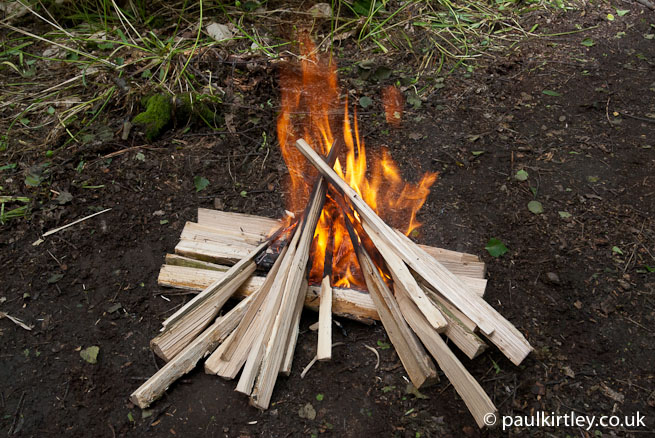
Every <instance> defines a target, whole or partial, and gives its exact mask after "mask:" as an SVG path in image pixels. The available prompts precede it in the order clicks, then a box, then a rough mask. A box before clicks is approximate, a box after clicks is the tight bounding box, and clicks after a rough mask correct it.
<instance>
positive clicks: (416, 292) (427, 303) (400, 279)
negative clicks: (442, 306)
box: [365, 227, 448, 333]
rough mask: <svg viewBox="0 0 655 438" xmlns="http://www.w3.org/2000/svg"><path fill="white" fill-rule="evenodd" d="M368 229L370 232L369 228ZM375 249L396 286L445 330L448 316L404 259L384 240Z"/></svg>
mask: <svg viewBox="0 0 655 438" xmlns="http://www.w3.org/2000/svg"><path fill="white" fill-rule="evenodd" d="M365 228H366V227H365ZM366 231H367V232H368V230H366ZM375 249H377V250H378V251H379V253H380V255H381V256H382V258H383V259H384V261H385V263H386V265H387V268H389V271H390V272H391V276H392V277H393V282H394V288H401V289H402V290H403V291H404V293H405V294H406V295H407V296H408V297H409V298H410V299H411V300H412V301H413V302H414V304H416V306H417V308H418V309H420V311H421V313H423V316H425V319H426V320H427V321H428V322H429V323H430V325H431V326H432V327H433V328H434V329H435V330H436V331H437V332H439V333H441V332H443V331H444V330H445V329H446V326H447V325H448V322H447V321H446V318H445V317H444V316H443V315H442V314H441V312H440V311H439V309H438V308H437V306H436V305H435V304H434V303H433V302H432V300H430V299H429V298H428V297H427V296H426V295H425V292H423V289H421V287H420V286H419V285H418V283H417V282H416V279H415V278H414V277H413V276H412V273H411V272H410V271H409V269H408V268H407V266H406V265H405V263H404V262H403V260H402V259H401V258H400V257H398V256H397V255H396V253H395V252H394V251H393V250H392V249H391V248H389V247H388V246H387V245H386V243H384V242H378V244H377V245H376V246H375Z"/></svg>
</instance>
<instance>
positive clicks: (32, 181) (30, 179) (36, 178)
mask: <svg viewBox="0 0 655 438" xmlns="http://www.w3.org/2000/svg"><path fill="white" fill-rule="evenodd" d="M39 184H41V175H36V174H34V173H28V174H27V176H26V177H25V185H26V186H29V187H38V186H39Z"/></svg>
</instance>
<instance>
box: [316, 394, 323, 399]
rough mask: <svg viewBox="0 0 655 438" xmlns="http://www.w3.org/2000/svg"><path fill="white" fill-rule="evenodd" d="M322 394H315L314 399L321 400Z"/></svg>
mask: <svg viewBox="0 0 655 438" xmlns="http://www.w3.org/2000/svg"><path fill="white" fill-rule="evenodd" d="M323 397H324V396H323V394H316V400H318V401H323Z"/></svg>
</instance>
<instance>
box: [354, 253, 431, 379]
mask: <svg viewBox="0 0 655 438" xmlns="http://www.w3.org/2000/svg"><path fill="white" fill-rule="evenodd" d="M353 245H355V246H356V245H357V242H353ZM357 259H358V260H359V265H360V267H361V268H362V273H363V274H364V279H365V280H366V286H368V290H369V294H370V295H371V298H372V299H373V302H374V303H375V307H376V308H377V310H378V313H379V315H380V320H381V321H382V325H383V326H384V329H385V330H386V332H387V335H388V336H389V339H390V340H391V343H392V344H393V346H394V348H395V349H396V353H398V357H399V358H400V361H401V362H402V364H403V367H404V368H405V371H407V375H408V376H409V379H410V380H411V381H412V384H414V386H415V387H417V388H421V387H422V386H427V385H429V384H431V383H434V382H435V381H437V380H438V376H437V370H436V368H435V367H434V364H433V363H432V360H430V357H429V356H428V355H427V353H426V352H425V350H424V349H423V346H422V345H421V344H420V342H419V341H418V339H416V335H414V333H412V331H411V330H410V328H409V326H408V325H407V322H406V321H405V319H404V318H403V316H402V314H401V312H400V309H399V308H398V303H397V302H396V300H395V299H394V297H393V294H392V293H391V291H390V290H389V288H388V287H387V285H386V283H385V282H384V280H383V279H382V277H381V276H380V273H379V272H378V270H377V268H376V267H375V265H374V263H373V261H372V260H371V258H370V256H369V255H368V254H367V253H366V251H365V250H364V248H359V249H358V250H357ZM437 336H438V335H437Z"/></svg>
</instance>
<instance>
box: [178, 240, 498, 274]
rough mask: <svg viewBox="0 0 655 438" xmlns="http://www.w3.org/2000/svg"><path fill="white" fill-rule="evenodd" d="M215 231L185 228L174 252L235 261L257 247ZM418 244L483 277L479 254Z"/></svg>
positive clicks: (451, 266) (453, 267)
mask: <svg viewBox="0 0 655 438" xmlns="http://www.w3.org/2000/svg"><path fill="white" fill-rule="evenodd" d="M213 231H214V232H215V236H214V238H213V239H204V240H203V239H202V238H200V237H199V236H198V235H197V234H196V232H195V231H194V230H193V229H192V228H189V229H187V228H185V229H184V230H183V234H184V235H185V236H187V237H188V238H182V239H181V240H180V241H179V242H178V244H177V246H176V247H175V252H176V253H177V254H178V255H179V256H186V257H189V258H193V259H196V260H202V261H206V262H211V263H218V264H227V265H232V264H234V263H236V262H238V261H239V260H241V259H242V258H243V257H247V256H248V254H250V252H251V251H252V250H254V249H255V248H256V246H255V245H251V244H249V243H247V242H244V241H238V240H234V239H230V238H229V237H225V238H222V237H221V234H222V233H223V230H219V229H214V230H213ZM401 235H402V233H401ZM418 246H419V247H420V248H421V249H423V250H424V251H426V252H427V253H429V254H430V255H432V256H433V257H434V258H436V259H437V260H438V261H439V262H441V263H442V264H443V265H444V267H446V268H447V269H448V270H449V271H451V272H452V273H453V274H455V275H458V276H465V277H475V278H484V273H485V264H484V263H483V262H480V261H479V260H477V261H471V260H470V259H471V257H476V256H474V255H471V254H465V253H458V252H455V251H449V250H445V249H442V248H433V247H430V246H425V245H418Z"/></svg>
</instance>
